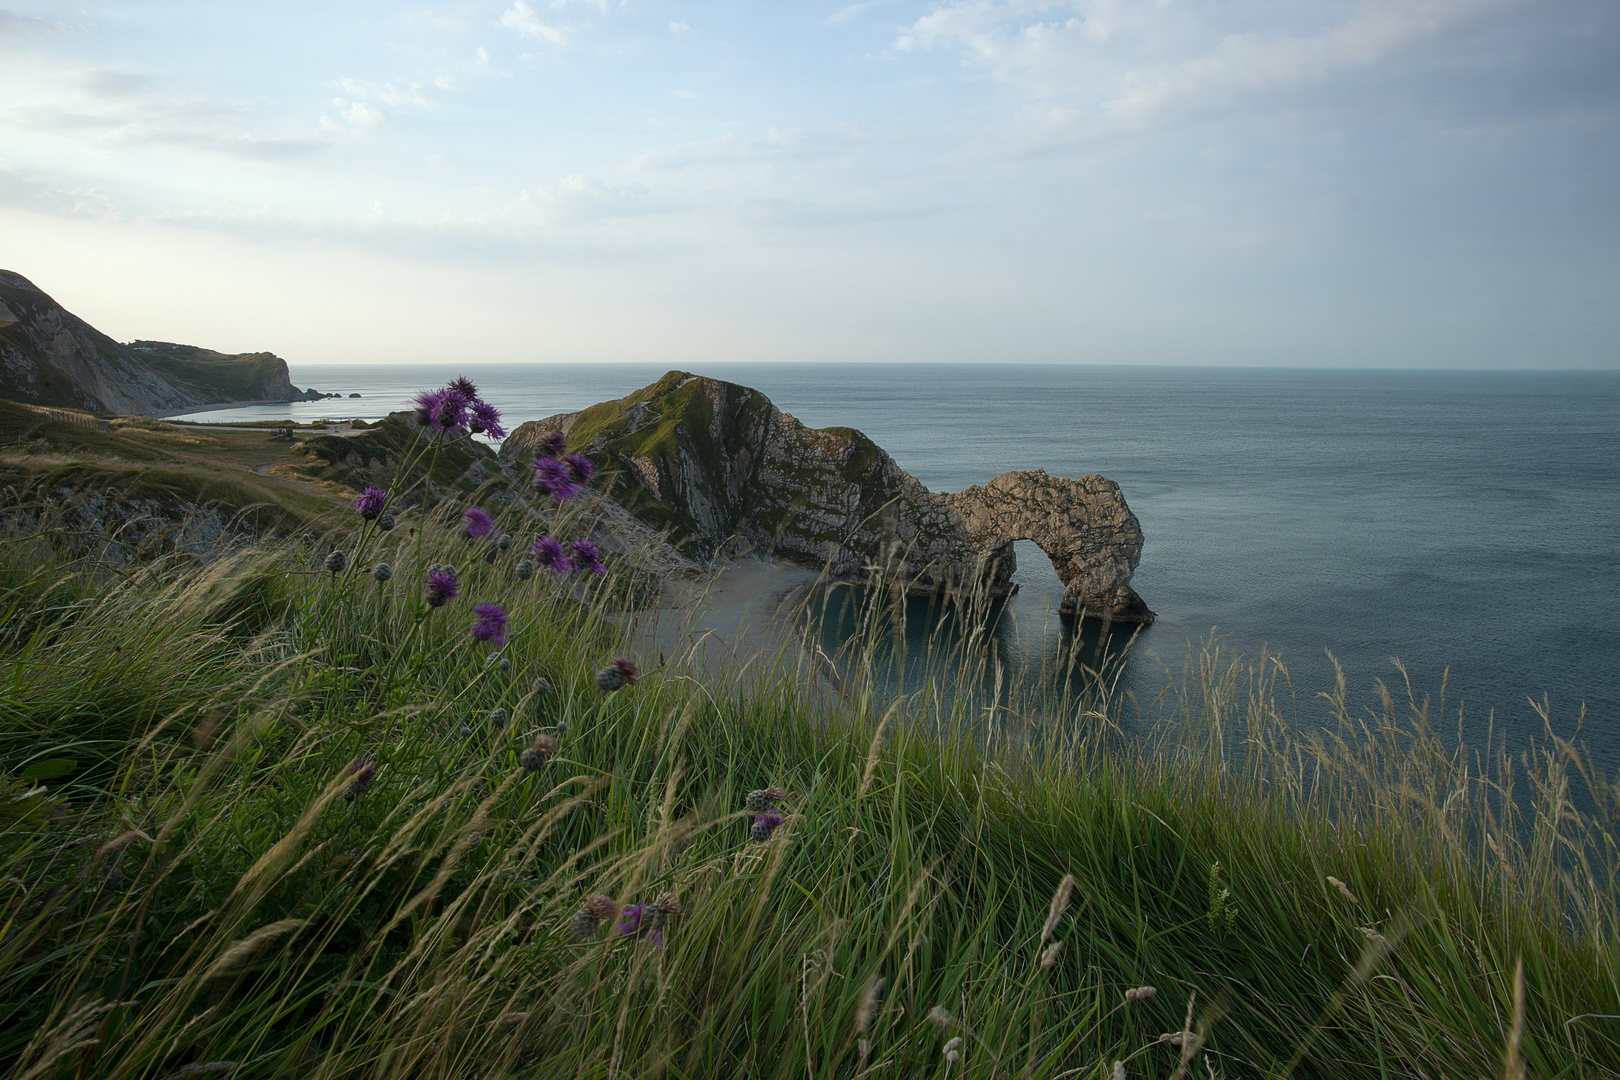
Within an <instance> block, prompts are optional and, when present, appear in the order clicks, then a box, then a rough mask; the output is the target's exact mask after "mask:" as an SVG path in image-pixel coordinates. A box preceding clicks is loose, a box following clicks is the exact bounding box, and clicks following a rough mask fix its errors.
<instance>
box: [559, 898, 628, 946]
mask: <svg viewBox="0 0 1620 1080" xmlns="http://www.w3.org/2000/svg"><path fill="white" fill-rule="evenodd" d="M618 914H619V905H618V904H616V903H614V902H613V898H612V897H611V896H603V895H602V894H601V893H597V894H596V895H595V896H590V897H587V898H586V900H585V906H584V907H582V908H581V909H580V910H579V913H578V914H577V915H575V916H574V918H573V921H572V922H571V923H570V926H572V928H573V931H574V936H575V937H582V938H586V937H590V936H591V935H592V934H594V933H596V928H597V927H599V926H601V925H602V924H603V923H604V922H606V921H607V920H608V919H611V918H614V917H615V916H616V915H618Z"/></svg>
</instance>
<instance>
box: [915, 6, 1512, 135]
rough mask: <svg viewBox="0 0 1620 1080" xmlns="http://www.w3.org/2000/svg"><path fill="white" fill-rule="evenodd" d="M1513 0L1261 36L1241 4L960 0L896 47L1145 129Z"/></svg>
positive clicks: (1383, 51)
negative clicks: (942, 53)
mask: <svg viewBox="0 0 1620 1080" xmlns="http://www.w3.org/2000/svg"><path fill="white" fill-rule="evenodd" d="M1513 2H1515V0H1381V2H1373V0H1363V2H1360V3H1356V4H1353V5H1352V6H1351V8H1352V10H1351V11H1350V13H1349V14H1348V15H1347V16H1343V17H1342V18H1338V19H1337V20H1336V21H1333V22H1330V23H1326V24H1324V23H1323V22H1321V21H1319V16H1317V15H1316V12H1318V11H1329V10H1332V11H1335V12H1337V11H1339V10H1342V9H1340V8H1334V9H1327V8H1325V7H1324V8H1319V9H1309V8H1307V9H1304V10H1305V11H1306V12H1307V14H1305V15H1304V16H1303V17H1304V18H1306V19H1313V18H1315V19H1318V21H1317V23H1316V25H1314V26H1305V27H1302V28H1299V29H1295V30H1294V31H1292V32H1279V31H1277V30H1270V31H1268V32H1266V33H1261V32H1256V31H1255V30H1253V29H1251V27H1252V26H1254V25H1266V24H1275V23H1276V22H1277V21H1278V20H1277V19H1276V18H1275V17H1274V16H1267V15H1266V13H1265V11H1264V10H1262V9H1260V8H1254V7H1252V6H1250V5H1244V4H1232V5H1230V6H1225V7H1221V8H1217V9H1214V12H1215V14H1214V16H1213V17H1212V16H1211V15H1210V14H1207V13H1201V12H1199V11H1198V10H1196V9H1183V8H1180V7H1179V6H1175V5H1169V4H1165V3H1158V4H1133V5H1127V4H1124V3H1121V2H1120V0H955V2H951V3H946V4H942V5H939V6H937V7H936V8H935V9H934V10H933V11H931V12H929V13H928V14H926V15H924V16H922V17H921V18H919V19H917V20H916V21H915V22H913V23H912V24H911V25H910V26H907V27H906V28H904V29H903V30H902V31H901V32H900V34H899V35H898V36H897V37H896V39H895V41H894V50H895V52H897V53H902V54H903V53H920V52H924V51H928V50H933V49H941V50H943V49H958V50H960V51H961V53H962V55H963V60H964V62H965V63H966V64H968V65H970V66H974V67H978V68H982V69H985V70H987V71H988V72H989V73H990V75H991V77H992V78H994V79H995V80H996V81H998V82H1001V83H1003V84H1006V85H1008V86H1009V87H1012V88H1015V89H1017V90H1018V91H1020V92H1022V93H1023V94H1024V95H1026V96H1027V97H1028V98H1030V99H1034V100H1037V101H1044V102H1047V103H1050V104H1053V105H1055V106H1056V107H1057V108H1058V109H1059V110H1060V111H1061V110H1065V109H1066V110H1069V111H1070V113H1071V114H1072V115H1075V116H1078V115H1081V114H1090V115H1093V116H1103V117H1112V118H1114V119H1116V120H1132V121H1138V122H1140V121H1145V120H1147V119H1149V118H1150V117H1152V116H1155V115H1158V114H1166V113H1177V112H1183V111H1188V110H1208V109H1210V108H1215V107H1219V106H1221V105H1222V104H1224V103H1226V102H1228V101H1229V100H1231V99H1232V98H1233V97H1234V96H1236V95H1240V94H1244V93H1253V92H1256V91H1267V90H1271V91H1276V90H1281V89H1287V88H1291V87H1295V86H1298V85H1300V84H1303V83H1307V82H1312V81H1317V80H1323V79H1326V78H1328V77H1330V76H1332V75H1334V74H1335V73H1338V72H1341V71H1345V70H1348V69H1352V68H1358V67H1369V66H1372V65H1375V64H1378V63H1380V62H1381V61H1384V60H1386V59H1388V58H1390V57H1392V56H1394V55H1395V54H1397V53H1399V52H1401V51H1402V50H1405V49H1408V48H1410V47H1412V46H1413V45H1414V44H1416V43H1417V42H1419V41H1421V40H1422V39H1424V38H1427V37H1431V36H1434V35H1436V34H1439V33H1441V32H1442V31H1444V30H1446V29H1448V28H1450V27H1452V26H1454V25H1456V24H1459V23H1462V22H1464V21H1466V20H1469V19H1472V18H1474V17H1475V16H1477V15H1480V14H1482V13H1484V12H1486V11H1488V10H1491V9H1494V8H1499V7H1503V6H1506V5H1508V4H1510V3H1513ZM1300 18H1301V16H1300V15H1298V14H1297V13H1296V14H1295V16H1294V19H1295V21H1296V23H1297V22H1298V21H1299V20H1300ZM1217 19H1218V20H1219V21H1216V20H1217ZM1050 115H1056V114H1049V116H1050Z"/></svg>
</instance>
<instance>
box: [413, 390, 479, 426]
mask: <svg viewBox="0 0 1620 1080" xmlns="http://www.w3.org/2000/svg"><path fill="white" fill-rule="evenodd" d="M466 402H467V399H466V398H465V397H464V396H463V395H462V394H460V393H459V392H457V391H454V390H426V391H423V392H422V393H420V394H417V395H416V422H417V423H418V424H420V425H421V426H423V427H425V428H433V429H435V430H437V431H449V430H453V429H455V428H459V427H461V426H462V421H463V420H464V419H465V416H466V408H467V406H466Z"/></svg>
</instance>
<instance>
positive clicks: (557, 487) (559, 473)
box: [534, 457, 584, 502]
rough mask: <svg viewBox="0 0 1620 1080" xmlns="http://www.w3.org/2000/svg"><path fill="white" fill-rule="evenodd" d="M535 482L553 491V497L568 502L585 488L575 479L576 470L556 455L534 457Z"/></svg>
mask: <svg viewBox="0 0 1620 1080" xmlns="http://www.w3.org/2000/svg"><path fill="white" fill-rule="evenodd" d="M534 482H535V483H536V484H539V485H540V487H541V488H543V489H544V490H546V491H548V492H550V493H551V497H552V498H553V499H556V500H557V501H558V502H567V501H568V500H569V499H572V498H573V497H574V496H576V495H578V494H579V493H580V492H581V491H583V490H584V487H583V486H582V485H581V484H580V483H579V482H578V481H576V480H575V479H574V472H573V470H572V469H570V468H569V467H568V465H567V464H566V463H565V462H563V461H561V460H559V459H557V458H554V457H537V458H535V459H534Z"/></svg>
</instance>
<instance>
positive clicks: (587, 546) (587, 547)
mask: <svg viewBox="0 0 1620 1080" xmlns="http://www.w3.org/2000/svg"><path fill="white" fill-rule="evenodd" d="M568 561H569V562H570V563H572V564H573V566H574V569H575V570H581V571H584V572H586V573H590V574H605V573H607V567H606V566H603V565H602V549H601V548H599V547H597V546H596V545H595V544H593V543H592V542H591V541H589V540H575V541H573V542H572V543H570V544H569V545H568Z"/></svg>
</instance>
